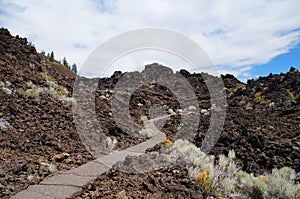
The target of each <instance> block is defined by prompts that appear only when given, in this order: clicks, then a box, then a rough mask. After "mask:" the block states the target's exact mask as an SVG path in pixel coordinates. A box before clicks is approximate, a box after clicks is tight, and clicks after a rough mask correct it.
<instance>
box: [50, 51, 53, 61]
mask: <svg viewBox="0 0 300 199" xmlns="http://www.w3.org/2000/svg"><path fill="white" fill-rule="evenodd" d="M49 60H50V61H51V62H53V61H54V52H53V51H52V52H51V54H50V58H49Z"/></svg>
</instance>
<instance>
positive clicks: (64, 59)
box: [41, 51, 78, 74]
mask: <svg viewBox="0 0 300 199" xmlns="http://www.w3.org/2000/svg"><path fill="white" fill-rule="evenodd" d="M41 53H42V54H43V55H44V56H46V54H45V51H42V52H41ZM47 58H48V60H49V61H50V62H58V63H60V64H62V65H64V66H65V67H66V68H67V69H69V70H71V71H73V72H74V73H75V74H77V72H78V71H77V65H76V64H75V63H73V64H72V65H70V64H69V63H68V61H67V59H66V57H64V58H63V60H62V62H61V61H60V60H59V61H57V60H55V58H54V52H53V51H51V53H48V54H47Z"/></svg>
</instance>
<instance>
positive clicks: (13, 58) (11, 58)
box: [5, 53, 17, 60]
mask: <svg viewBox="0 0 300 199" xmlns="http://www.w3.org/2000/svg"><path fill="white" fill-rule="evenodd" d="M5 55H6V56H7V57H8V58H9V59H10V60H17V57H16V56H15V55H13V54H12V53H5Z"/></svg>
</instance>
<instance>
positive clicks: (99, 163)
mask: <svg viewBox="0 0 300 199" xmlns="http://www.w3.org/2000/svg"><path fill="white" fill-rule="evenodd" d="M168 116H170V115H166V116H162V117H159V118H155V119H152V120H149V121H148V124H147V125H146V128H149V129H151V130H152V132H153V136H152V137H151V138H150V139H148V140H146V141H145V142H142V143H140V144H137V145H135V146H132V147H129V148H127V149H125V150H122V151H115V152H113V153H111V154H109V155H105V156H102V157H100V158H98V159H96V160H93V161H90V162H88V163H86V164H84V165H81V166H79V167H77V168H75V169H72V170H68V171H65V172H63V173H60V174H57V175H55V176H52V177H50V178H46V179H44V180H43V181H42V182H40V183H39V184H38V185H32V186H29V187H28V188H27V189H26V190H23V191H20V192H19V193H17V194H16V195H14V196H12V197H11V198H14V199H25V198H26V199H41V198H43V199H54V198H57V199H61V198H66V197H71V196H72V195H73V194H74V193H75V192H78V191H80V190H81V188H82V187H83V186H84V185H86V184H87V183H89V182H90V181H92V180H94V179H95V178H97V177H98V176H99V175H101V174H102V173H104V172H106V171H108V170H109V169H110V168H111V167H112V166H113V165H114V164H115V163H116V162H118V161H123V160H125V157H126V156H127V155H131V156H138V155H141V154H143V153H145V151H146V149H148V148H150V147H153V146H154V145H156V144H158V143H160V142H161V141H162V140H163V139H165V138H166V135H165V134H164V133H162V132H160V131H159V130H158V129H157V128H156V126H155V124H154V122H155V121H157V120H160V119H163V118H165V117H168Z"/></svg>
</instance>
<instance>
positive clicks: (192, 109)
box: [188, 106, 197, 111]
mask: <svg viewBox="0 0 300 199" xmlns="http://www.w3.org/2000/svg"><path fill="white" fill-rule="evenodd" d="M188 110H189V111H195V110H197V108H196V107H195V106H189V107H188Z"/></svg>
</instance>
